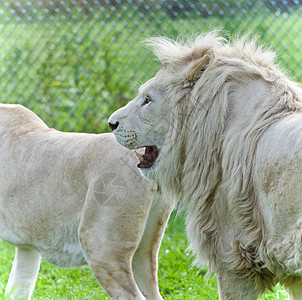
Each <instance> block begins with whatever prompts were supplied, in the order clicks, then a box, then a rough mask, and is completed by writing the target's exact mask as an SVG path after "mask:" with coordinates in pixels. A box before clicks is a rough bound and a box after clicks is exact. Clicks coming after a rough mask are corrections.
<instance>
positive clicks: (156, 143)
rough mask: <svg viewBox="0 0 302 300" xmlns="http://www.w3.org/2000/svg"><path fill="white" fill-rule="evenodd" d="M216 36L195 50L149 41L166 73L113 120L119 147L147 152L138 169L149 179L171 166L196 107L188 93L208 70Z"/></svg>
mask: <svg viewBox="0 0 302 300" xmlns="http://www.w3.org/2000/svg"><path fill="white" fill-rule="evenodd" d="M214 35H215V34H209V35H206V36H201V37H199V38H198V39H196V40H195V45H194V43H193V45H191V47H188V46H187V45H181V44H179V43H176V42H175V41H172V40H169V39H164V38H155V39H152V40H151V42H150V41H149V42H150V44H151V46H153V49H154V52H155V54H156V55H157V57H158V58H159V60H160V61H161V63H162V67H161V69H160V70H159V72H157V74H156V75H155V76H154V77H153V78H152V79H150V80H149V81H147V82H146V83H145V84H143V85H142V86H141V87H140V89H139V92H138V95H137V96H136V97H135V99H133V100H132V101H130V102H129V103H128V104H127V105H126V106H124V107H122V108H120V109H119V110H117V111H116V112H114V113H113V114H112V115H111V116H110V118H109V126H110V128H111V129H112V130H113V133H114V135H115V138H116V140H117V141H118V142H119V143H120V144H122V145H123V146H124V147H126V148H129V149H138V148H143V147H145V153H144V154H138V159H139V163H138V165H137V166H138V167H139V168H140V169H141V171H142V173H143V174H144V175H145V176H146V177H152V174H154V173H156V172H155V170H156V169H157V168H158V166H159V165H160V161H165V163H166V161H167V157H168V156H169V152H170V150H171V149H172V148H173V147H174V146H175V144H176V143H177V139H178V137H179V136H180V134H181V131H184V130H182V126H185V119H187V118H189V117H190V116H189V115H190V110H191V109H192V108H194V107H196V104H195V103H194V104H192V105H193V106H192V105H191V104H190V103H188V102H190V100H188V99H189V94H191V92H192V90H193V87H194V85H195V83H196V82H197V81H198V80H199V78H200V77H201V75H202V73H203V72H204V70H205V69H206V68H207V67H208V65H209V62H210V60H211V47H212V46H213V43H215V44H219V43H220V41H219V39H217V37H214ZM201 40H203V41H202V42H201ZM191 129H192V130H193V128H191ZM178 146H179V145H178ZM173 150H175V149H174V148H173ZM175 157H176V156H175ZM177 158H178V159H181V157H180V156H177Z"/></svg>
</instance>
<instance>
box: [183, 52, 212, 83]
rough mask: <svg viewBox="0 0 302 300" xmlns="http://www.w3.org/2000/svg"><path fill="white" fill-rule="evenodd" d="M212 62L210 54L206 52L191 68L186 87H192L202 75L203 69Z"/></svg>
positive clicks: (186, 78)
mask: <svg viewBox="0 0 302 300" xmlns="http://www.w3.org/2000/svg"><path fill="white" fill-rule="evenodd" d="M209 62H210V55H208V54H206V55H204V56H203V57H202V58H201V59H199V60H198V61H197V62H196V63H195V64H194V65H193V67H192V68H191V69H190V70H189V72H188V74H187V75H186V77H185V80H184V85H183V87H184V88H187V87H192V86H194V84H195V83H196V82H197V80H198V79H199V78H200V77H201V75H202V73H203V71H204V70H205V69H206V67H207V66H208V64H209Z"/></svg>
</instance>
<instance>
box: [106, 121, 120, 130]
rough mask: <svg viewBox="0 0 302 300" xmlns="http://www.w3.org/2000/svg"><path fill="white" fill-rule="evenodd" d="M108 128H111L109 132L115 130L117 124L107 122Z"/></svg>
mask: <svg viewBox="0 0 302 300" xmlns="http://www.w3.org/2000/svg"><path fill="white" fill-rule="evenodd" d="M108 124H109V127H110V128H111V130H115V129H116V128H117V127H118V124H119V122H116V123H110V122H108Z"/></svg>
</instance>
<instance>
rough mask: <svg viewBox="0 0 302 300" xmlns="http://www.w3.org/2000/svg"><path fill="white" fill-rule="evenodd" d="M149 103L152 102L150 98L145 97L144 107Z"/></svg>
mask: <svg viewBox="0 0 302 300" xmlns="http://www.w3.org/2000/svg"><path fill="white" fill-rule="evenodd" d="M151 101H152V99H151V97H150V96H149V95H146V96H145V101H144V103H143V105H146V104H148V103H150V102H151Z"/></svg>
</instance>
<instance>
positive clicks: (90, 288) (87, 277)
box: [0, 216, 287, 300]
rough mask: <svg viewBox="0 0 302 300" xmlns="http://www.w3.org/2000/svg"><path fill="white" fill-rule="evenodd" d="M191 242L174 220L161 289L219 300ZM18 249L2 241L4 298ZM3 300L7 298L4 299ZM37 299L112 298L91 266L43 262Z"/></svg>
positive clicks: (281, 297) (173, 296)
mask: <svg viewBox="0 0 302 300" xmlns="http://www.w3.org/2000/svg"><path fill="white" fill-rule="evenodd" d="M186 248H187V239H186V236H185V233H184V226H183V221H182V218H181V217H180V218H177V219H176V218H175V217H174V216H172V217H171V219H170V221H169V225H168V227H167V230H166V234H165V237H164V239H163V242H162V246H161V249H160V254H159V286H160V290H161V293H162V295H163V296H164V298H165V299H168V300H177V299H184V300H197V299H198V300H201V299H204V300H215V299H217V300H218V299H219V298H218V292H217V285H216V278H215V276H212V277H211V278H210V279H207V277H206V276H205V274H206V270H205V269H197V268H195V267H191V263H192V259H191V257H190V256H188V255H187V254H186ZM13 256H14V248H13V247H12V246H10V245H8V244H6V243H4V242H0V280H1V282H0V295H3V294H4V290H5V285H6V282H7V280H8V276H9V272H10V268H11V265H12V261H13ZM0 299H4V297H3V296H2V298H1V296H0ZM33 299H34V300H37V299H40V300H42V299H54V300H55V299H68V300H69V299H70V300H71V299H109V298H108V296H106V293H105V292H104V291H103V289H102V288H101V287H100V286H99V285H98V283H97V281H96V279H95V278H94V276H93V275H92V273H91V271H90V269H89V268H88V267H83V268H80V269H60V268H57V267H55V266H53V265H51V264H49V263H48V262H46V261H44V260H42V263H41V269H40V273H39V277H38V280H37V284H36V288H35V291H34V294H33ZM261 299H262V300H273V299H274V300H275V299H276V300H277V299H278V300H285V299H287V294H286V292H285V291H284V289H282V287H280V286H277V287H276V288H275V294H273V293H271V292H269V293H266V294H265V295H264V296H262V298H261Z"/></svg>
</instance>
